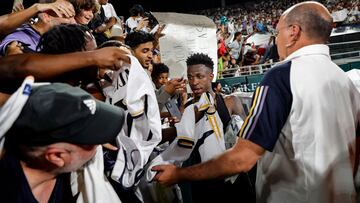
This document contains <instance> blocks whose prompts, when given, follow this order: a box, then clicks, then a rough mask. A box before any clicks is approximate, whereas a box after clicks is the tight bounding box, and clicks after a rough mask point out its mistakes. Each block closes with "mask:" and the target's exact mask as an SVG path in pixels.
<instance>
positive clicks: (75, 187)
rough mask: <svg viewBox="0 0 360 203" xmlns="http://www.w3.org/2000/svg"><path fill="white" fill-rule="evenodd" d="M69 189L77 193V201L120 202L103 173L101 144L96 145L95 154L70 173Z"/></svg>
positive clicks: (84, 202)
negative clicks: (83, 164) (81, 167)
mask: <svg viewBox="0 0 360 203" xmlns="http://www.w3.org/2000/svg"><path fill="white" fill-rule="evenodd" d="M71 190H72V193H73V195H74V196H75V195H78V198H77V200H76V202H77V203H96V202H107V203H121V201H120V199H119V197H118V195H117V194H116V192H115V191H114V189H113V187H112V186H111V184H110V182H109V181H108V179H107V178H106V176H105V174H104V160H103V150H102V146H98V147H97V149H96V154H95V156H94V157H93V158H92V159H91V160H90V161H89V162H88V163H87V164H86V165H85V166H84V167H83V169H80V170H78V171H77V172H73V173H71Z"/></svg>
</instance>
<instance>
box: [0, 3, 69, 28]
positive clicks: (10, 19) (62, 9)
mask: <svg viewBox="0 0 360 203" xmlns="http://www.w3.org/2000/svg"><path fill="white" fill-rule="evenodd" d="M49 10H50V11H53V12H55V13H56V14H57V15H58V16H64V17H67V18H68V17H72V16H75V11H74V8H73V6H72V5H71V4H70V3H69V2H68V1H65V0H59V1H56V2H54V3H50V4H46V3H44V4H41V3H36V4H34V5H32V6H31V7H29V8H27V9H24V10H22V11H19V12H15V13H11V14H6V15H2V16H0V34H1V35H7V34H9V33H11V32H13V31H14V30H15V29H16V28H18V27H20V26H21V25H22V24H23V23H25V22H27V21H28V20H29V19H30V18H31V17H33V16H34V15H36V14H37V13H39V12H45V11H49Z"/></svg>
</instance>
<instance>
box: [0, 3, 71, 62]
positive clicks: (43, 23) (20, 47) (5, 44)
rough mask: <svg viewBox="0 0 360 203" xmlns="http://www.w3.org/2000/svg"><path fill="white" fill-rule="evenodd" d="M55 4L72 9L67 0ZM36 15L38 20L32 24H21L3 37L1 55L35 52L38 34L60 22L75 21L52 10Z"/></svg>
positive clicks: (0, 48) (0, 46) (0, 47)
mask: <svg viewBox="0 0 360 203" xmlns="http://www.w3.org/2000/svg"><path fill="white" fill-rule="evenodd" d="M57 6H58V7H60V8H63V7H67V8H71V10H72V11H73V9H74V8H73V6H72V5H71V3H69V2H67V1H58V5H57ZM38 16H39V20H38V22H36V23H34V24H23V25H22V26H21V27H20V28H17V29H16V31H14V32H13V33H11V34H9V35H7V36H6V37H5V38H4V39H3V41H2V42H1V44H0V52H1V54H2V55H12V54H19V53H23V52H35V51H36V47H37V45H38V43H39V39H40V36H41V35H43V34H44V33H45V32H47V31H48V30H50V29H51V28H52V27H54V26H55V25H59V24H61V23H75V20H74V18H73V16H72V17H69V18H66V17H62V16H58V15H57V13H55V12H52V11H45V12H42V13H40V14H38Z"/></svg>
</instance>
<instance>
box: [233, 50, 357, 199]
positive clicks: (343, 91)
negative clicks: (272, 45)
mask: <svg viewBox="0 0 360 203" xmlns="http://www.w3.org/2000/svg"><path fill="white" fill-rule="evenodd" d="M359 119H360V95H359V93H358V92H357V90H356V88H355V86H354V85H353V84H352V82H351V81H350V79H349V78H348V77H347V76H346V75H345V74H344V72H343V71H342V70H341V69H340V68H339V67H338V66H336V65H335V64H334V63H333V62H332V61H331V59H330V56H329V48H328V47H327V46H325V45H311V46H306V47H303V48H301V49H299V50H297V51H296V52H294V53H292V54H291V55H290V56H288V57H287V58H286V60H285V61H284V62H283V63H282V64H280V65H277V66H276V67H274V68H272V69H271V70H270V71H269V72H268V73H267V74H266V75H265V77H264V78H263V80H262V81H261V82H260V85H259V86H258V87H257V89H256V92H255V93H254V98H253V105H252V108H251V110H250V113H249V116H248V117H247V118H246V120H245V122H244V124H243V126H242V128H241V130H240V136H241V137H243V138H245V139H248V140H250V141H252V142H254V143H256V144H257V145H259V146H261V147H263V148H264V149H266V150H267V151H266V152H265V154H264V156H263V157H262V158H261V159H260V160H259V161H258V165H257V179H256V192H257V201H258V202H274V203H279V202H292V203H297V202H314V203H318V202H339V203H347V202H355V197H356V193H355V189H354V178H353V171H354V159H355V152H356V151H357V150H359V149H356V148H355V139H356V129H357V127H358V124H359Z"/></svg>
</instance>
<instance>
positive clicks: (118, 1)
mask: <svg viewBox="0 0 360 203" xmlns="http://www.w3.org/2000/svg"><path fill="white" fill-rule="evenodd" d="M109 2H110V3H112V4H113V6H114V8H115V10H116V12H117V14H118V15H119V16H121V15H123V16H126V17H128V16H129V12H128V11H129V9H130V8H131V6H132V5H133V4H141V5H142V6H143V7H144V9H145V11H160V12H190V11H195V10H203V9H206V8H217V7H221V1H220V0H206V1H205V0H182V1H174V0H156V1H150V0H129V1H123V0H109Z"/></svg>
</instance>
